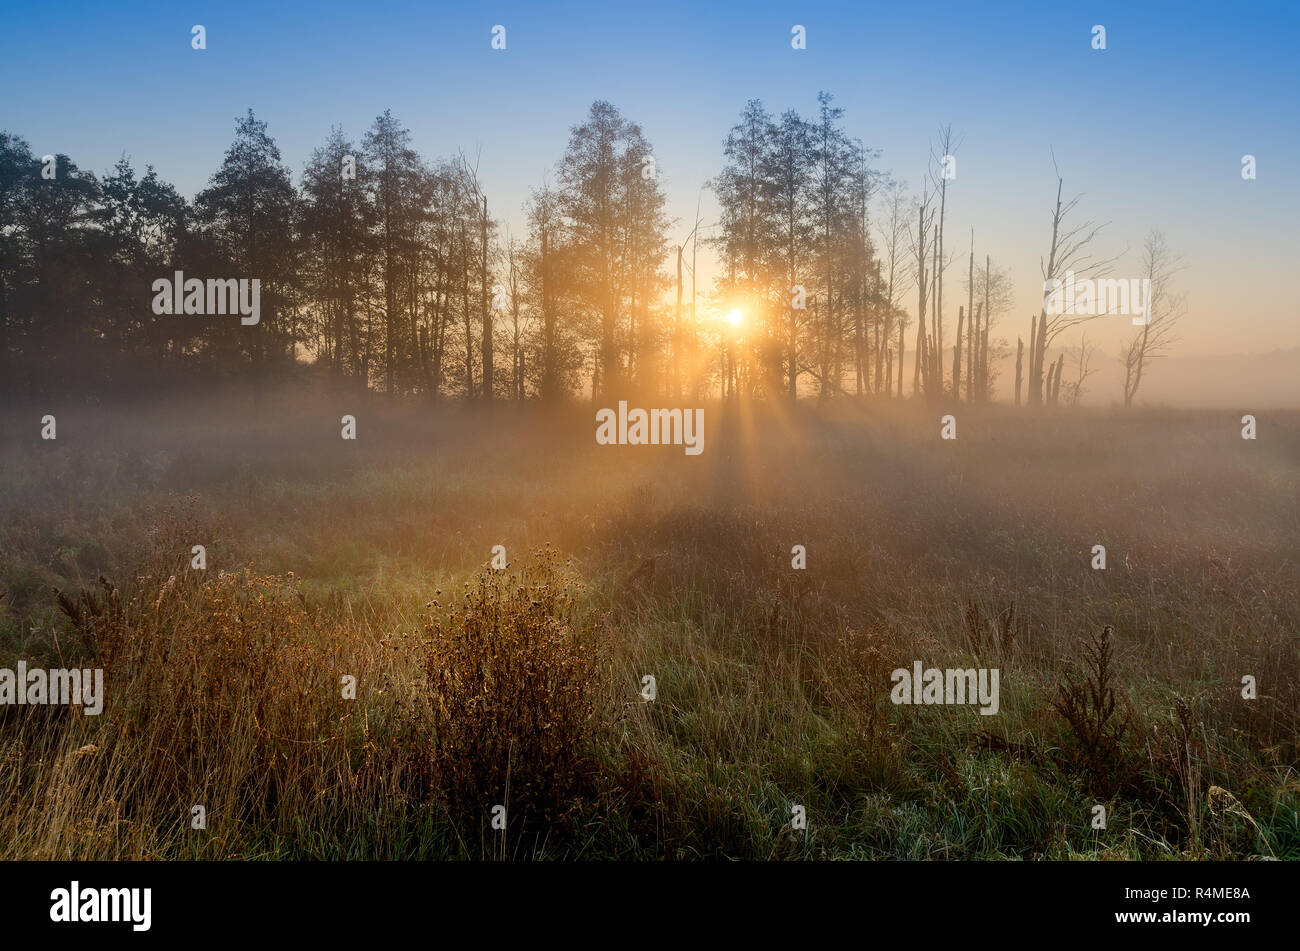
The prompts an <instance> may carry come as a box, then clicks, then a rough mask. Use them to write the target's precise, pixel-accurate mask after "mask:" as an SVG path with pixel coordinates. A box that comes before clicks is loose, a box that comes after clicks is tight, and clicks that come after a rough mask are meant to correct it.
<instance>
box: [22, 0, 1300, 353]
mask: <svg viewBox="0 0 1300 951" xmlns="http://www.w3.org/2000/svg"><path fill="white" fill-rule="evenodd" d="M0 22H2V23H3V29H2V31H0V83H2V85H0V88H2V89H3V93H0V127H4V128H7V129H9V130H10V131H13V132H17V133H19V134H21V135H22V136H24V137H25V138H26V139H27V140H28V141H29V142H30V143H31V146H32V148H33V150H34V151H36V152H37V153H38V154H41V153H46V152H55V151H58V152H65V153H67V154H68V155H70V156H71V157H72V158H73V159H74V160H75V161H76V162H78V164H79V165H81V167H83V168H88V169H91V170H93V171H96V172H101V173H102V172H103V171H104V170H105V169H106V168H108V167H109V166H110V165H111V164H112V163H113V162H114V161H115V160H116V159H117V158H118V156H119V155H121V154H122V153H123V152H126V153H127V154H129V155H130V156H131V157H132V158H133V160H134V161H135V162H136V164H137V165H138V166H143V165H145V164H153V165H154V166H155V167H156V168H157V169H158V171H159V173H160V174H161V175H162V176H163V177H164V178H166V179H167V180H169V181H171V182H173V183H175V184H176V185H177V187H178V188H180V190H181V191H182V192H184V193H185V194H187V195H192V194H193V193H194V192H195V191H197V190H198V189H199V188H201V187H202V186H203V185H204V183H205V182H206V180H207V178H208V176H209V175H210V174H211V173H212V171H213V170H214V169H215V168H216V166H217V164H218V163H219V161H220V158H221V155H222V153H223V151H224V150H225V148H226V147H227V146H228V144H229V142H230V138H231V136H232V133H233V129H234V120H235V117H236V116H237V115H240V114H242V113H243V112H244V110H245V109H247V108H249V107H251V108H253V109H254V111H255V112H256V113H257V114H258V116H259V117H261V118H263V119H265V120H267V121H268V122H269V124H270V131H271V133H272V134H273V135H274V136H275V137H276V139H277V141H278V143H279V145H280V148H281V151H282V153H283V155H284V159H285V161H286V162H287V164H289V166H290V167H291V168H292V169H293V170H294V172H295V174H297V173H298V172H300V171H301V168H302V166H303V163H304V162H305V160H306V159H307V157H308V155H309V153H310V151H311V149H312V148H313V147H315V146H316V145H319V144H320V143H321V142H322V141H323V140H324V139H325V137H326V135H327V134H328V132H329V129H330V126H331V125H334V124H341V125H342V126H343V127H344V129H345V131H346V132H347V133H348V134H349V135H351V136H353V137H355V138H357V139H359V138H360V136H361V134H362V133H363V132H364V130H365V128H366V127H367V126H368V125H369V124H370V122H371V121H372V120H373V118H374V116H375V115H376V114H377V113H379V112H382V111H383V110H384V109H385V108H391V109H392V110H393V112H394V114H395V115H397V116H398V117H399V118H400V119H401V120H402V121H403V122H404V123H405V125H406V126H407V127H408V128H410V130H411V132H412V134H413V138H414V141H415V144H416V146H417V148H419V150H420V151H421V152H422V153H424V154H425V155H426V156H430V157H432V156H436V155H448V154H453V153H454V152H455V151H456V150H457V149H464V150H465V151H466V152H467V153H469V154H470V155H471V156H473V155H474V154H475V153H478V154H479V155H480V159H481V166H480V167H481V171H482V173H483V175H484V178H485V180H486V183H487V186H488V190H489V191H488V194H489V199H490V201H491V202H492V204H493V206H494V213H495V214H496V215H498V216H499V217H501V218H502V219H503V220H504V221H506V223H507V224H510V225H511V226H512V227H513V229H514V230H515V231H517V232H518V231H521V230H522V215H521V213H520V205H521V203H522V202H523V201H524V199H525V198H526V197H527V194H528V190H529V189H530V188H532V187H534V186H536V185H537V184H539V183H540V182H541V180H542V178H543V176H544V174H545V173H546V171H547V170H548V168H549V167H550V166H551V165H552V164H553V163H554V162H555V160H556V159H557V158H558V157H559V155H560V154H561V152H562V151H563V148H564V145H565V142H566V140H567V135H568V129H569V127H570V126H571V125H572V124H574V123H575V122H577V121H579V120H580V119H581V118H582V116H583V114H584V113H585V111H586V109H587V107H588V106H589V104H590V103H591V101H592V100H593V99H596V98H604V99H609V100H610V101H612V102H614V103H615V104H616V105H617V106H618V107H619V108H620V109H621V110H622V111H623V112H624V113H625V114H626V115H627V116H629V117H630V118H633V119H635V120H636V121H638V122H640V123H641V125H642V127H643V128H644V130H645V132H646V134H647V136H648V137H649V138H650V140H651V142H652V143H654V146H655V149H656V152H657V156H658V167H659V170H660V172H661V176H662V179H663V181H664V184H665V187H666V189H667V191H668V194H669V196H670V212H671V213H672V214H673V215H674V216H676V217H678V218H680V219H681V222H682V227H681V228H679V229H678V230H679V231H680V232H681V233H684V232H685V231H687V230H689V227H690V225H689V223H688V221H689V219H690V218H692V217H693V215H694V212H695V204H696V199H697V196H698V195H699V192H700V188H701V186H702V185H703V184H704V182H705V181H706V180H707V179H708V178H709V177H710V176H711V175H713V174H715V173H716V172H717V170H718V168H719V166H720V163H721V143H722V139H723V137H724V136H725V134H726V131H727V129H728V127H729V126H730V125H731V124H732V122H734V121H735V117H736V116H737V114H738V113H739V111H740V109H741V108H742V107H743V105H744V103H745V101H746V100H747V99H751V98H760V99H762V100H763V101H764V102H765V103H766V104H767V105H768V107H769V108H770V109H771V110H773V111H775V112H780V111H782V110H784V109H786V108H792V107H793V108H798V109H800V110H802V111H805V112H807V113H811V112H812V111H813V110H814V109H815V107H816V96H817V93H818V91H819V90H822V89H825V90H827V91H829V92H832V93H834V95H835V96H836V100H837V103H838V104H839V105H840V106H842V107H844V109H845V110H846V114H845V121H846V125H847V127H848V129H849V130H850V132H852V133H853V134H854V135H856V136H858V137H860V138H861V139H862V140H863V141H864V142H865V143H866V144H867V145H869V146H872V147H875V148H879V149H881V150H882V155H881V158H880V160H879V163H878V164H879V166H880V167H881V168H882V169H888V170H890V171H892V172H893V173H894V174H895V175H897V176H898V177H900V178H902V179H903V180H904V181H906V182H908V183H909V184H911V185H912V186H913V187H914V188H915V186H916V185H917V184H918V183H919V182H920V179H921V175H922V173H923V170H924V165H925V161H926V158H927V155H928V153H929V145H930V141H931V140H932V139H933V138H934V137H935V134H936V132H937V130H938V128H939V126H940V125H941V124H944V123H951V124H952V126H953V128H954V131H955V132H956V133H957V134H959V135H961V136H962V137H963V144H962V147H961V149H960V151H959V152H958V153H957V156H958V176H957V180H956V181H955V182H954V183H953V185H952V188H951V191H950V198H949V219H948V221H949V225H948V226H949V229H950V231H949V235H950V242H951V241H953V240H956V242H957V245H958V247H959V253H960V254H962V255H964V253H965V242H966V235H967V234H968V233H969V229H970V227H972V226H973V227H974V228H975V232H976V251H977V254H979V255H981V256H982V255H983V253H984V252H985V251H988V252H989V253H991V254H992V255H993V258H994V260H995V261H1000V262H1001V263H1002V264H1003V265H1004V266H1006V267H1007V268H1008V269H1009V270H1010V271H1011V273H1012V275H1013V277H1014V278H1015V280H1016V289H1017V295H1018V300H1017V309H1016V310H1015V312H1014V313H1013V314H1012V315H1009V316H1008V317H1007V318H1005V319H1004V332H1007V333H1009V334H1010V335H1011V336H1012V337H1013V339H1014V334H1015V332H1017V331H1019V332H1024V331H1023V329H1022V328H1020V324H1021V323H1025V322H1027V315H1028V313H1029V311H1030V310H1031V309H1036V302H1037V299H1038V286H1039V279H1038V259H1039V255H1040V254H1042V253H1044V251H1045V246H1046V243H1047V240H1048V237H1049V234H1048V226H1049V224H1050V222H1049V219H1048V212H1049V206H1050V202H1051V199H1052V196H1053V190H1054V189H1053V172H1052V165H1051V155H1050V150H1051V149H1054V150H1055V154H1056V157H1057V160H1058V162H1059V164H1060V167H1061V170H1062V172H1063V174H1064V175H1065V179H1066V191H1067V193H1070V194H1075V193H1083V194H1084V198H1083V201H1082V203H1081V211H1082V212H1083V214H1084V215H1085V216H1086V217H1094V218H1097V219H1098V220H1101V221H1110V222H1111V224H1110V226H1109V227H1108V228H1107V230H1106V232H1105V233H1104V234H1105V235H1106V237H1105V239H1104V241H1103V242H1102V243H1101V245H1100V246H1099V247H1100V249H1101V250H1102V251H1105V252H1107V253H1111V254H1114V253H1120V252H1123V251H1124V250H1125V248H1128V249H1130V251H1129V254H1128V255H1127V256H1125V257H1124V258H1123V259H1122V261H1121V266H1120V268H1119V273H1120V274H1122V275H1124V276H1129V272H1132V276H1137V269H1136V260H1137V249H1138V248H1139V246H1140V244H1141V241H1142V237H1143V235H1144V234H1145V232H1146V231H1147V230H1148V229H1150V228H1152V227H1159V228H1161V229H1163V230H1164V232H1165V234H1166V237H1167V240H1168V242H1169V244H1170V246H1171V247H1172V248H1173V249H1174V250H1175V251H1177V252H1179V253H1181V254H1182V255H1183V256H1184V259H1185V263H1186V264H1187V270H1186V271H1184V272H1183V273H1182V274H1181V275H1180V278H1179V289H1180V290H1182V291H1184V292H1185V293H1186V294H1187V296H1188V308H1189V314H1188V318H1187V320H1186V321H1185V323H1184V328H1183V333H1182V337H1183V340H1184V343H1183V345H1182V346H1183V349H1184V350H1185V352H1188V353H1214V352H1238V351H1249V350H1267V349H1272V348H1274V347H1288V346H1297V345H1300V307H1297V304H1296V302H1295V301H1296V298H1295V295H1293V294H1292V293H1291V292H1290V289H1289V281H1287V282H1285V283H1286V285H1288V286H1284V281H1283V275H1287V276H1288V277H1289V275H1290V272H1291V270H1292V269H1293V268H1294V266H1295V264H1294V262H1295V261H1296V259H1297V255H1298V254H1300V240H1298V239H1300V226H1298V225H1297V223H1296V212H1297V209H1300V184H1298V183H1300V157H1298V156H1300V141H1297V140H1298V139H1300V131H1298V128H1297V116H1298V115H1300V109H1298V108H1297V106H1298V105H1300V67H1298V66H1297V65H1296V63H1297V57H1296V54H1295V52H1294V49H1295V45H1296V41H1297V39H1300V3H1268V2H1264V3H1250V4H1229V3H1198V2H1176V3H1175V2H1169V3H1163V2H1128V3H1072V2H1060V3H1050V4H1048V3H1043V4H1029V3H997V2H989V3H978V4H977V3H928V4H913V3H909V4H876V3H867V2H858V3H726V2H714V3H707V4H705V3H693V4H692V3H675V2H654V3H623V2H618V3H611V2H606V3H544V2H530V3H504V2H493V3H483V4H455V5H448V4H439V3H428V2H425V3H418V4H417V3H409V4H408V3H380V2H370V3H355V2H353V3H347V4H343V3H334V2H329V0H322V2H316V3H312V4H283V5H281V4H274V5H273V4H268V3H242V2H223V3H193V4H97V3H85V2H69V3H63V4H59V5H58V6H57V7H53V6H49V5H41V4H30V5H23V6H11V7H10V8H9V9H8V10H6V11H5V13H4V14H3V20H0ZM196 23H200V24H203V25H204V26H205V27H206V28H207V42H208V48H207V49H206V50H205V51H202V52H199V51H194V50H192V49H191V48H190V27H191V26H192V25H193V24H196ZM495 24H502V25H504V26H505V27H506V30H507V49H506V50H505V51H494V50H492V49H491V47H490V39H491V35H490V31H491V28H492V26H493V25H495ZM794 24H801V25H803V26H805V27H806V29H807V37H808V48H807V49H806V50H801V51H796V50H792V49H791V47H790V29H791V26H792V25H794ZM1094 24H1102V25H1104V26H1105V27H1106V30H1107V49H1106V50H1105V51H1100V52H1099V51H1094V50H1093V49H1092V48H1091V46H1090V40H1091V29H1092V27H1093V25H1094ZM1246 153H1250V154H1254V155H1255V156H1256V157H1257V161H1258V167H1259V178H1258V180H1256V181H1253V182H1243V181H1242V180H1241V176H1240V164H1241V156H1242V155H1243V154H1246ZM712 208H713V206H712V203H711V201H709V200H707V198H706V201H705V204H704V211H705V215H706V217H707V216H708V215H709V214H710V212H711V211H712ZM710 220H711V219H710ZM950 246H951V245H950ZM1126 265H1127V266H1126ZM955 266H956V265H954V267H955ZM702 272H703V273H702V277H706V278H707V275H708V273H709V272H708V270H707V269H705V268H702ZM951 280H953V281H956V280H957V278H956V275H954V276H953V278H951ZM954 305H955V301H954ZM1247 323H1249V325H1250V330H1251V332H1250V333H1248V334H1246V335H1243V328H1244V326H1245V325H1246V324H1247ZM1122 331H1123V328H1122V327H1107V328H1100V330H1099V333H1098V334H1096V335H1094V334H1093V332H1092V331H1090V337H1092V336H1099V337H1100V339H1101V340H1102V343H1103V346H1104V348H1105V349H1107V350H1108V352H1113V350H1114V348H1115V346H1116V345H1117V342H1118V340H1119V335H1120V334H1121V333H1122ZM1108 335H1109V336H1108ZM1112 337H1113V340H1112V339H1111V338H1112Z"/></svg>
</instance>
